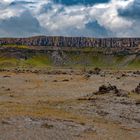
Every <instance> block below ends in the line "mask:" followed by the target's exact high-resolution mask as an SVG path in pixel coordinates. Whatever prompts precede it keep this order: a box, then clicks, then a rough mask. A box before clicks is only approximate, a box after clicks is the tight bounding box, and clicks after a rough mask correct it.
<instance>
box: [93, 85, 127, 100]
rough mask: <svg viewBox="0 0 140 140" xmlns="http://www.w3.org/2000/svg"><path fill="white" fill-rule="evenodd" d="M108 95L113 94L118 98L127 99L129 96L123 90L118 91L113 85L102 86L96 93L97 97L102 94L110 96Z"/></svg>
mask: <svg viewBox="0 0 140 140" xmlns="http://www.w3.org/2000/svg"><path fill="white" fill-rule="evenodd" d="M108 93H112V94H115V95H116V96H118V97H127V96H128V94H129V93H128V92H127V91H125V90H122V89H118V88H117V87H116V86H112V85H110V84H109V85H108V86H106V85H102V86H100V87H99V90H98V91H97V92H96V93H94V94H95V95H100V94H108Z"/></svg>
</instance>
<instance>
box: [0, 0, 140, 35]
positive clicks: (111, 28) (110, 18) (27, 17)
mask: <svg viewBox="0 0 140 140" xmlns="http://www.w3.org/2000/svg"><path fill="white" fill-rule="evenodd" d="M36 35H50V36H53V35H55V36H85V37H140V0H0V37H29V36H36Z"/></svg>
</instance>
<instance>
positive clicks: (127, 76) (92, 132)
mask: <svg viewBox="0 0 140 140" xmlns="http://www.w3.org/2000/svg"><path fill="white" fill-rule="evenodd" d="M139 83H140V72H139V71H137V72H135V71H113V70H112V71H111V70H108V71H101V72H99V73H98V72H93V71H81V70H72V69H67V70H66V69H65V70H59V71H56V70H55V71H54V70H52V71H49V72H48V71H47V72H46V71H45V72H42V71H37V70H35V71H30V70H26V71H25V70H24V71H22V70H15V71H1V72H0V140H93V139H94V140H124V139H127V140H139V138H140V133H139V132H140V93H139V89H140V88H139V86H138V85H139ZM102 85H106V86H108V85H109V88H110V87H111V88H110V89H109V88H107V90H105V89H106V88H105V86H102ZM113 86H115V90H114V87H113ZM101 87H102V89H101ZM112 87H113V88H112ZM136 87H137V89H136ZM108 89H109V90H108ZM114 91H115V92H114ZM136 92H137V93H136Z"/></svg>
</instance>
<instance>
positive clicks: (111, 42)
mask: <svg viewBox="0 0 140 140" xmlns="http://www.w3.org/2000/svg"><path fill="white" fill-rule="evenodd" d="M0 44H1V45H7V44H16V45H28V46H51V47H54V46H55V47H105V48H127V49H129V48H138V47H139V46H140V38H86V37H61V36H60V37H51V36H38V37H30V38H1V39H0Z"/></svg>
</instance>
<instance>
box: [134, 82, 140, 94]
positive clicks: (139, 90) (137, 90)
mask: <svg viewBox="0 0 140 140" xmlns="http://www.w3.org/2000/svg"><path fill="white" fill-rule="evenodd" d="M134 91H135V92H136V93H137V94H140V83H139V85H138V86H137V87H136V88H135V90H134Z"/></svg>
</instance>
